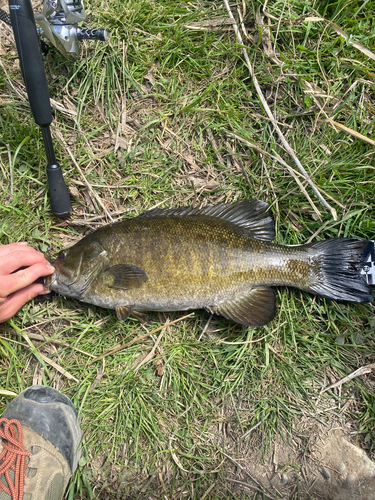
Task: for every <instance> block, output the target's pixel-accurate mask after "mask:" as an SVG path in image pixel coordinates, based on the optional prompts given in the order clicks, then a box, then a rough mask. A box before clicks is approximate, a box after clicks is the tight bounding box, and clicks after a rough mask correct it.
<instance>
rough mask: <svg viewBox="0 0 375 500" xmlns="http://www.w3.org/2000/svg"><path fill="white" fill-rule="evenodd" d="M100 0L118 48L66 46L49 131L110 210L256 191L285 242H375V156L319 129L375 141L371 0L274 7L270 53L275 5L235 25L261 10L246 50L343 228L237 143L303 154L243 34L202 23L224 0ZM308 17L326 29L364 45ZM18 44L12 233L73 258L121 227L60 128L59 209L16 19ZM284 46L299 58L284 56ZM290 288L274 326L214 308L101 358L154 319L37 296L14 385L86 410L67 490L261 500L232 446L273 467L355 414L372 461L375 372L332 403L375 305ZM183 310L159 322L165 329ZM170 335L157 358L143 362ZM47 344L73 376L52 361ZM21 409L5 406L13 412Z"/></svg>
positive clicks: (359, 358)
mask: <svg viewBox="0 0 375 500" xmlns="http://www.w3.org/2000/svg"><path fill="white" fill-rule="evenodd" d="M85 5H86V8H87V12H88V14H89V22H88V24H89V25H90V26H103V27H106V28H107V29H108V30H109V31H110V33H111V38H110V40H109V42H108V43H101V42H98V43H97V44H94V43H87V44H85V45H84V46H83V50H82V54H81V57H80V58H79V59H77V60H66V59H65V58H64V57H63V56H62V55H60V54H59V53H57V52H55V51H54V50H51V51H50V53H49V54H48V56H47V57H46V60H45V66H46V72H47V75H48V80H49V89H50V94H51V97H52V98H53V99H55V100H56V101H58V102H59V103H60V104H61V107H60V110H56V109H55V110H54V122H53V126H52V130H53V133H54V132H55V131H59V132H60V133H61V134H62V136H63V138H64V140H65V141H66V143H67V145H68V147H69V148H70V149H71V151H72V152H73V154H74V157H75V159H76V160H77V162H78V164H79V165H80V167H81V169H82V170H83V172H84V175H85V177H86V179H87V181H88V182H89V183H90V185H91V186H92V187H93V189H94V190H95V192H96V193H97V195H98V196H99V197H100V198H101V200H102V201H103V203H104V205H105V207H106V209H107V210H108V211H109V212H110V213H116V212H118V213H120V215H119V216H120V217H124V216H133V215H137V214H139V213H141V212H143V211H144V210H146V209H149V208H151V207H153V206H155V205H158V204H163V206H176V205H188V204H191V203H193V202H195V203H203V204H211V203H216V202H218V201H225V200H235V199H243V198H246V197H258V198H261V199H263V200H265V201H269V202H270V203H272V211H273V213H274V216H275V222H276V226H277V241H278V242H279V243H282V244H289V245H293V244H299V243H304V242H306V241H307V240H309V238H311V237H312V236H313V235H316V236H315V239H326V238H333V237H346V236H355V237H359V238H369V239H373V238H374V234H375V216H374V214H375V210H374V208H375V207H374V201H373V200H374V172H375V162H374V149H373V146H371V145H370V144H368V143H366V142H363V141H362V140H360V139H358V138H355V137H353V136H351V135H349V134H347V133H346V132H343V131H340V130H335V129H334V128H333V127H332V126H331V125H330V124H329V123H325V122H323V121H322V120H323V119H324V118H326V116H328V117H330V118H332V119H334V120H335V121H337V122H339V123H341V124H343V125H345V126H347V127H349V128H351V129H353V130H355V131H357V132H359V133H361V134H363V135H365V136H367V137H369V138H371V137H372V138H373V137H374V120H375V113H374V103H375V100H374V98H375V96H374V84H373V77H374V74H375V71H374V61H373V60H372V59H371V58H369V57H367V56H366V55H365V54H364V53H363V52H361V51H360V50H358V49H357V48H355V47H354V46H353V45H352V43H351V42H353V41H355V42H358V43H361V44H362V45H363V46H365V47H366V48H367V49H369V50H372V51H375V43H374V37H375V33H374V28H373V23H372V16H371V13H372V12H373V11H372V9H373V8H374V7H375V2H374V1H369V2H360V1H358V0H353V1H350V2H347V1H345V2H344V1H341V0H338V1H329V0H323V1H319V2H317V1H309V2H306V1H304V2H302V1H301V2H300V1H298V0H296V1H294V2H288V1H287V2H284V1H283V2H280V1H276V0H275V1H272V2H268V3H267V6H266V13H267V14H268V16H265V15H264V14H262V15H263V21H264V23H266V24H267V23H268V22H269V24H270V34H269V35H267V34H264V30H263V42H262V41H261V38H260V35H261V34H262V28H261V26H259V24H258V22H257V15H256V14H257V11H258V8H259V7H262V4H260V3H259V2H251V3H250V2H248V1H245V3H243V2H238V5H237V6H236V4H235V3H233V4H232V8H233V12H234V14H235V16H236V18H237V19H238V12H237V7H238V9H239V11H240V12H242V13H243V5H245V7H246V12H245V13H243V14H244V30H245V31H246V32H247V33H248V34H249V35H250V36H251V37H252V39H253V42H251V41H250V39H249V41H247V42H246V44H247V46H248V54H249V57H250V60H251V62H252V64H253V65H254V70H255V74H256V76H257V78H258V80H259V83H260V86H261V88H262V90H263V93H264V94H265V96H266V98H267V101H268V104H269V106H270V107H271V109H272V111H273V113H274V115H275V117H276V119H277V120H278V122H279V123H280V124H281V125H280V126H281V128H282V130H283V132H284V134H285V135H286V137H287V140H288V142H289V144H290V145H291V147H292V148H293V149H294V151H295V152H296V154H297V156H298V158H299V159H300V161H301V163H302V164H303V165H304V167H305V169H306V170H307V171H308V172H309V174H310V175H311V177H312V179H313V181H314V183H315V184H316V185H317V186H318V187H319V188H320V190H322V191H324V193H325V194H324V196H325V197H326V199H327V200H328V201H329V203H331V204H332V205H333V206H334V207H335V208H336V210H337V212H338V220H337V221H335V220H333V219H332V218H331V215H330V213H329V212H328V211H326V210H325V209H324V208H323V207H322V206H321V205H319V202H318V201H317V199H316V197H314V194H313V192H312V191H311V189H310V188H309V187H307V188H306V189H307V191H308V193H309V195H310V196H311V198H312V200H313V201H314V203H315V204H316V205H317V207H318V208H319V210H320V211H321V213H322V219H321V220H319V219H317V217H316V214H315V213H314V211H313V209H312V207H311V205H310V203H309V201H308V200H307V198H306V196H305V195H304V194H303V192H302V191H301V190H300V188H299V187H298V185H297V184H296V182H295V180H294V179H293V177H292V176H291V175H290V174H289V172H288V171H287V170H286V169H285V168H284V167H283V166H282V165H280V164H278V163H275V162H273V161H272V160H270V159H269V158H267V157H266V156H264V155H263V156H262V155H260V154H259V153H258V152H257V151H255V150H253V149H249V148H248V147H246V146H245V145H244V144H243V143H241V142H240V141H235V140H232V139H231V138H230V137H229V136H228V135H227V134H226V132H225V130H229V131H231V132H233V133H235V134H237V135H239V136H241V137H243V138H244V139H246V140H248V141H251V142H253V143H256V144H257V145H258V146H259V147H260V148H262V149H263V150H266V151H268V152H269V153H271V154H273V152H274V151H276V152H278V153H279V154H280V155H281V156H282V157H283V159H284V160H285V161H287V162H289V163H290V159H289V157H288V155H287V153H285V152H284V151H283V150H282V148H281V147H280V142H279V140H278V138H277V137H276V135H275V133H274V130H273V126H272V124H271V123H270V121H269V120H268V119H267V118H266V115H265V112H264V111H263V109H262V106H261V104H260V101H259V99H258V97H257V95H256V92H255V90H254V87H253V85H252V82H251V78H250V75H249V71H248V69H247V67H246V65H245V64H244V62H243V58H242V55H241V48H240V47H239V45H238V43H237V41H236V39H235V35H234V33H233V30H232V28H231V26H230V25H228V24H225V23H222V24H219V25H218V27H217V29H216V27H215V29H214V30H210V29H207V26H205V25H204V24H202V21H209V20H213V19H217V18H221V19H223V18H226V17H227V14H226V11H225V9H224V6H223V4H222V3H221V2H208V1H204V0H201V1H199V2H195V1H193V2H185V1H181V0H179V1H177V0H169V1H165V0H160V1H158V2H152V1H151V0H137V1H134V0H133V1H132V2H130V1H118V0H111V1H110V2H109V1H104V0H90V1H87V2H86V3H85ZM261 13H262V11H261ZM304 17H310V18H311V17H315V18H317V17H319V18H325V19H328V20H330V21H332V22H334V23H335V24H336V25H338V26H340V27H341V29H342V30H344V31H345V32H346V33H347V35H348V38H347V39H344V38H343V37H340V36H339V35H338V34H337V33H336V31H335V30H334V29H333V28H332V27H331V26H330V25H329V24H328V23H326V22H324V21H310V22H304V21H303V18H304ZM199 23H201V24H199ZM191 26H198V28H200V29H192V28H191ZM202 28H203V29H202ZM1 33H2V38H1V47H2V50H3V55H2V64H3V66H4V71H2V72H1V73H0V98H1V101H2V107H1V109H0V126H1V130H2V137H1V138H0V169H1V179H0V186H1V191H0V209H1V219H0V242H1V243H2V244H6V243H10V242H13V241H20V240H27V241H28V242H29V243H30V244H31V245H33V246H35V247H37V248H39V249H40V250H42V251H47V249H48V248H49V247H51V248H52V249H53V250H58V249H61V248H62V247H64V246H69V245H71V244H72V243H73V242H74V241H76V239H78V238H80V237H81V236H82V235H84V234H87V233H88V232H89V231H91V230H92V229H94V228H96V227H98V225H101V224H103V223H106V222H109V221H108V220H107V219H106V218H105V217H102V218H97V219H96V220H94V221H88V219H91V218H93V217H98V215H104V214H103V210H102V208H101V207H100V206H98V204H97V202H96V201H95V200H93V199H92V197H91V196H90V194H89V193H88V192H87V189H86V187H85V184H84V182H83V179H82V178H81V177H80V175H79V173H78V172H77V170H76V169H75V167H74V165H73V163H72V161H71V158H70V157H69V155H68V153H67V150H66V147H65V146H64V144H63V143H62V142H61V141H59V140H58V139H57V136H56V135H54V137H55V139H54V142H55V146H56V153H57V157H58V160H59V162H60V163H61V165H62V168H63V171H64V173H65V176H66V181H67V184H69V187H70V189H71V194H72V197H73V198H72V199H73V207H74V214H73V216H72V219H71V220H70V221H67V222H61V221H59V220H57V219H55V218H54V217H53V215H52V213H51V211H50V207H49V200H48V195H47V193H46V190H45V186H46V178H45V173H44V168H45V162H46V159H45V152H44V148H43V144H42V139H41V135H40V132H39V130H38V127H37V126H36V125H35V124H34V123H33V121H32V118H31V114H30V110H29V108H28V105H27V102H26V101H25V97H24V94H22V92H21V91H20V90H19V88H20V87H19V86H20V85H21V84H22V78H21V74H20V71H19V69H18V66H17V64H15V52H14V48H15V47H14V44H13V39H12V37H11V33H10V31H9V30H7V28H5V27H4V26H3V27H2V31H1ZM264 37H266V39H264ZM267 37H268V42H269V46H271V47H275V49H276V55H277V58H278V60H279V61H281V63H282V65H281V64H278V63H277V62H275V60H272V59H271V58H270V57H269V56H268V55H267V53H266V50H265V47H266V43H267ZM11 82H12V83H13V85H14V88H12V86H11ZM307 84H309V85H310V91H308V90H307V89H308V88H309V87H308V86H307ZM15 89H16V90H15ZM17 89H18V90H17ZM311 89H313V90H312V91H311ZM61 109H62V110H61ZM69 111H70V112H69ZM212 137H213V138H214V141H213V140H212ZM7 145H9V150H10V152H11V156H12V165H13V189H14V194H13V197H12V196H11V193H10V187H11V182H10V167H9V160H8V148H7ZM117 146H119V147H117ZM292 166H293V165H292ZM333 200H334V201H333ZM318 231H319V232H318ZM317 232H318V234H316V233H317ZM277 295H278V304H279V309H278V314H277V316H276V319H275V320H274V321H273V322H272V323H271V324H270V325H268V326H267V327H263V328H259V329H251V328H244V327H241V326H239V325H234V324H233V323H230V322H228V321H226V320H224V319H222V318H218V317H217V318H212V319H211V320H210V323H209V325H208V328H207V329H206V330H205V333H203V331H204V329H205V327H206V326H207V322H208V321H209V315H208V314H206V313H203V312H201V311H198V312H196V313H195V315H194V316H193V317H190V318H188V319H186V320H184V321H181V322H178V323H176V324H175V325H173V326H169V327H168V326H167V327H166V328H165V330H164V331H163V333H162V334H161V333H160V332H158V333H157V334H155V336H152V337H149V338H147V339H145V340H143V341H141V342H136V343H134V344H133V345H132V346H130V347H128V348H126V349H123V350H120V351H118V352H117V353H116V354H113V355H108V356H106V357H105V358H104V359H101V360H98V361H95V360H94V358H92V356H95V357H98V356H101V355H103V353H106V351H108V350H111V349H113V348H114V347H115V346H117V345H121V344H124V343H127V342H128V341H130V340H132V339H134V338H136V337H137V336H138V335H141V334H143V333H145V332H144V329H143V327H141V326H140V325H139V323H138V322H137V321H133V320H129V321H127V322H126V323H124V324H120V323H119V322H118V321H117V319H116V317H115V314H114V313H113V312H112V311H107V310H103V309H99V308H95V307H92V306H88V305H85V304H81V303H78V302H76V301H74V300H70V299H62V298H60V299H58V300H56V301H54V302H52V303H40V302H38V303H36V302H35V303H30V304H28V305H26V306H25V307H24V308H23V309H22V310H21V311H20V312H19V313H18V314H17V315H16V317H15V318H14V319H13V322H12V323H9V324H5V325H2V326H1V332H0V349H1V356H0V375H1V380H2V382H1V385H0V389H3V390H4V389H6V390H10V391H13V392H15V393H18V392H20V391H21V390H22V389H24V388H26V387H27V386H29V385H30V384H31V383H33V382H34V383H35V382H39V383H43V384H47V385H52V386H54V387H57V388H59V389H60V390H62V391H63V392H64V393H66V394H67V395H69V396H70V397H71V398H72V399H73V401H74V403H75V404H76V406H77V408H78V409H79V412H80V414H81V416H82V418H83V428H84V430H85V456H84V460H83V461H82V463H83V464H84V463H86V465H85V466H83V467H81V468H80V469H78V471H77V473H76V475H75V477H74V479H73V480H72V482H71V487H70V490H69V492H68V493H67V498H69V499H73V498H75V499H81V498H82V499H83V498H168V499H172V498H173V499H175V498H176V499H177V498H192V499H195V498H196V499H199V498H203V497H204V495H205V494H206V493H207V495H206V496H205V497H204V498H206V499H207V500H209V499H212V500H213V499H220V498H224V497H225V498H236V499H237V498H238V499H239V498H249V496H248V495H249V494H250V493H249V491H251V492H252V493H251V494H252V495H254V498H261V496H259V497H256V495H258V493H256V492H255V490H254V489H251V490H249V489H246V488H243V487H241V486H239V485H238V484H237V485H235V483H231V482H230V481H231V479H236V478H237V479H239V480H240V481H242V482H243V481H244V480H245V479H246V476H241V477H240V476H239V474H240V469H239V468H238V467H237V468H235V466H234V465H233V462H231V461H230V460H228V459H226V457H225V455H223V453H227V454H229V455H230V456H231V457H232V458H233V459H234V460H236V461H237V463H240V464H243V463H244V462H243V461H241V460H242V459H244V458H245V457H249V456H251V457H252V459H254V460H255V459H257V460H258V459H259V460H261V458H262V457H264V456H267V455H269V454H270V453H271V451H272V443H273V441H274V440H275V439H276V437H277V436H279V435H283V436H292V437H293V439H300V440H301V443H304V444H303V446H305V445H306V442H307V441H308V436H309V433H311V429H312V424H311V422H315V423H317V424H316V425H318V424H319V425H321V426H322V428H329V426H330V425H331V422H333V421H339V422H340V423H342V422H344V421H347V422H349V423H350V425H351V426H352V430H353V431H362V432H363V433H364V434H363V436H364V441H363V443H362V445H363V446H364V447H366V448H367V450H368V452H369V453H370V456H373V450H374V433H373V421H374V418H375V410H374V397H373V384H374V382H373V377H372V376H371V375H369V376H366V377H362V379H363V380H359V379H357V380H355V381H353V382H351V383H349V384H345V385H343V387H342V391H341V392H337V391H336V392H335V391H329V392H328V393H327V394H324V395H322V396H319V392H320V389H321V388H322V387H325V386H327V385H329V384H330V383H331V382H334V381H337V380H339V379H340V378H342V377H344V376H345V375H347V374H348V373H350V372H351V371H353V370H355V369H356V368H358V367H359V366H361V365H364V364H369V363H372V362H374V341H375V336H374V333H375V322H374V318H375V316H374V306H373V305H350V304H338V303H333V302H331V301H329V300H325V299H321V298H314V297H313V296H310V295H308V294H306V293H302V292H299V291H296V290H288V289H280V290H278V292H277ZM179 316H181V315H179V314H163V315H159V316H158V315H157V314H154V316H153V318H154V320H155V323H154V325H153V326H152V328H154V327H155V328H157V327H158V326H161V325H164V324H165V323H166V321H167V320H169V321H172V320H174V319H177V318H178V317H179ZM16 332H25V333H28V334H30V335H32V334H41V333H42V334H44V335H47V336H48V337H52V338H53V339H56V340H60V341H61V340H62V341H64V342H65V345H61V344H54V343H51V342H41V341H37V340H35V339H33V338H31V340H30V344H29V343H28V342H27V340H26V338H25V336H24V337H22V334H21V336H17V335H15V334H16ZM158 335H162V337H161V340H160V344H159V347H158V349H157V351H156V352H155V355H154V356H153V357H152V359H151V360H150V361H148V362H147V363H146V364H144V365H142V366H140V367H139V369H137V366H138V364H139V363H140V362H141V361H142V359H143V357H144V356H145V355H146V354H148V353H149V352H150V351H151V349H152V348H153V346H154V342H155V341H156V338H157V336H158ZM82 351H83V352H82ZM39 352H40V353H43V354H44V355H45V356H47V357H48V358H50V359H51V360H53V361H55V362H56V363H57V364H58V365H60V366H61V367H63V368H64V369H65V370H66V371H67V372H68V373H69V374H71V375H72V376H73V377H74V378H75V379H76V381H75V380H73V379H68V378H67V377H66V376H63V375H62V374H61V373H59V372H58V371H56V370H55V369H54V368H52V367H51V366H48V365H47V364H46V363H45V362H44V361H43V360H42V359H41V358H40V357H39V358H38V357H37V356H38V353H39ZM85 353H86V354H85ZM90 355H91V356H90ZM9 400H10V398H9V397H6V396H2V397H1V399H0V407H1V409H4V408H5V407H6V404H7V403H8V402H9ZM345 406H346V410H345V409H344V411H343V410H342V408H343V407H344V408H345ZM306 419H308V421H309V422H310V424H309V425H310V427H309V426H308V425H307V424H306ZM335 419H336V420H335ZM257 424H258V427H257V428H256V429H254V430H253V431H252V432H251V433H249V434H247V432H248V431H249V430H251V429H252V428H253V427H254V426H256V425H257ZM314 425H315V424H314ZM301 446H302V445H301ZM306 446H307V445H306ZM252 450H257V453H255V452H254V451H252ZM254 456H255V458H254ZM297 469H298V467H297ZM236 471H237V472H236ZM297 477H299V476H298V474H297ZM296 481H302V478H301V477H299V479H296ZM250 484H251V485H252V486H254V484H253V483H251V482H250ZM295 484H296V485H297V482H296V483H295ZM298 484H299V483H298ZM295 491H297V489H296V490H295ZM295 495H297V493H295ZM294 498H303V496H302V493H301V496H300V494H298V496H295V497H294Z"/></svg>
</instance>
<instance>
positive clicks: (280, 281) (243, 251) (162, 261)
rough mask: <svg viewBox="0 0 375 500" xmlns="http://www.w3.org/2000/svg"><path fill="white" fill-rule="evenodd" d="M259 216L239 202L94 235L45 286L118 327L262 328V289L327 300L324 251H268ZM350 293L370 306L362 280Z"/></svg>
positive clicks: (268, 297)
mask: <svg viewBox="0 0 375 500" xmlns="http://www.w3.org/2000/svg"><path fill="white" fill-rule="evenodd" d="M267 208H268V205H267V204H265V203H263V202H259V201H257V200H250V201H249V200H245V201H244V202H239V203H233V204H229V205H225V204H221V205H219V206H216V207H208V208H205V209H203V210H200V211H199V210H196V209H189V208H185V209H174V210H173V209H172V210H169V211H167V210H156V211H151V212H148V213H147V212H146V213H145V214H144V215H143V216H140V217H136V218H133V219H128V220H124V221H122V222H120V223H116V224H113V225H110V226H106V227H103V228H100V229H98V230H97V231H95V232H94V233H92V234H90V235H88V236H87V237H85V238H83V239H82V240H81V241H79V242H78V243H77V244H76V245H74V246H73V247H72V248H70V249H68V250H67V251H66V255H65V256H62V258H60V259H58V260H57V261H56V262H55V263H54V266H55V268H56V273H55V279H54V281H53V282H52V283H51V284H50V287H51V288H52V289H53V290H56V291H58V292H60V293H62V294H63V295H68V296H73V297H76V298H79V299H80V300H82V301H85V302H89V303H92V304H96V305H98V306H102V307H107V308H111V309H116V310H117V314H118V316H119V318H120V319H126V317H127V316H128V315H129V314H130V313H131V312H134V311H140V312H142V311H176V310H186V309H196V308H205V309H207V310H209V311H211V312H215V313H218V314H222V315H223V316H225V317H227V318H230V319H233V320H235V321H237V322H240V323H242V324H247V325H252V326H258V325H261V324H265V323H267V322H268V321H270V320H271V319H272V318H273V316H274V313H275V295H274V291H273V290H272V289H271V288H269V287H270V286H274V285H288V286H293V287H297V288H300V289H303V290H307V291H313V292H314V290H315V288H316V287H318V291H317V292H318V293H321V294H322V295H325V294H324V293H322V292H321V291H319V286H320V281H322V280H323V281H324V276H323V274H324V272H323V271H324V266H322V262H321V260H322V256H323V257H324V255H325V253H324V251H323V250H324V249H323V250H322V249H320V248H319V243H318V244H315V246H314V245H301V246H291V247H286V246H281V245H277V244H273V243H271V241H270V240H272V239H273V237H274V226H273V221H272V219H271V218H270V217H269V216H268V215H267V213H266V209H267ZM329 241H336V240H329ZM341 241H346V240H341ZM350 241H354V242H357V243H355V244H353V243H352V246H353V245H354V247H355V248H356V250H355V252H356V254H357V255H356V256H355V257H353V258H355V259H357V261H358V259H359V256H358V253H360V252H359V251H363V248H364V247H365V246H366V244H367V242H363V241H361V240H350ZM358 242H360V243H358ZM321 243H325V242H320V244H321ZM335 252H337V249H335ZM357 274H358V273H357ZM357 288H358V290H359V291H362V293H364V294H366V293H367V299H368V300H370V295H369V289H368V287H367V288H366V285H365V284H364V283H362V282H361V281H360V278H359V279H358V287H357ZM323 292H324V290H323ZM334 298H335V297H334ZM363 298H365V299H366V297H362V299H363ZM346 300H351V299H350V298H349V299H348V298H346ZM357 300H358V299H357Z"/></svg>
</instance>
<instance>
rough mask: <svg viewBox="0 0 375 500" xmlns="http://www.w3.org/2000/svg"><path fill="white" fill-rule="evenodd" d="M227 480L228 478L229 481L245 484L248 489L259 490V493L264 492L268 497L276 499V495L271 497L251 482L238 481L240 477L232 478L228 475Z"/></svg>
mask: <svg viewBox="0 0 375 500" xmlns="http://www.w3.org/2000/svg"><path fill="white" fill-rule="evenodd" d="M227 480H228V481H232V483H237V484H240V485H241V486H243V487H244V488H247V489H248V490H255V491H258V492H259V493H262V494H264V496H266V497H267V498H271V499H272V500H274V497H270V496H268V495H266V494H265V493H264V490H260V489H259V488H257V487H256V486H253V485H250V484H247V483H244V482H243V481H238V479H232V478H231V477H227Z"/></svg>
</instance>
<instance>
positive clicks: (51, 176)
mask: <svg viewBox="0 0 375 500" xmlns="http://www.w3.org/2000/svg"><path fill="white" fill-rule="evenodd" d="M41 129H42V135H43V141H44V147H45V149H46V154H47V160H48V165H47V170H46V171H47V178H48V188H49V199H50V201H51V208H52V212H53V213H54V214H55V215H57V217H60V218H65V217H69V215H70V214H71V213H72V205H71V203H70V198H69V193H68V190H67V187H66V185H65V182H64V177H63V174H62V170H61V167H60V165H59V164H58V163H57V162H56V157H55V151H54V149H53V143H52V137H51V131H50V128H49V126H48V125H47V126H46V127H41Z"/></svg>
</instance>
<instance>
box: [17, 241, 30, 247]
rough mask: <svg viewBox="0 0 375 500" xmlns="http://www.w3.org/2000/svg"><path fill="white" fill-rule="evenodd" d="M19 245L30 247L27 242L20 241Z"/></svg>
mask: <svg viewBox="0 0 375 500" xmlns="http://www.w3.org/2000/svg"><path fill="white" fill-rule="evenodd" d="M17 245H23V246H26V245H28V243H27V241H19V242H18V243H17Z"/></svg>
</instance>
